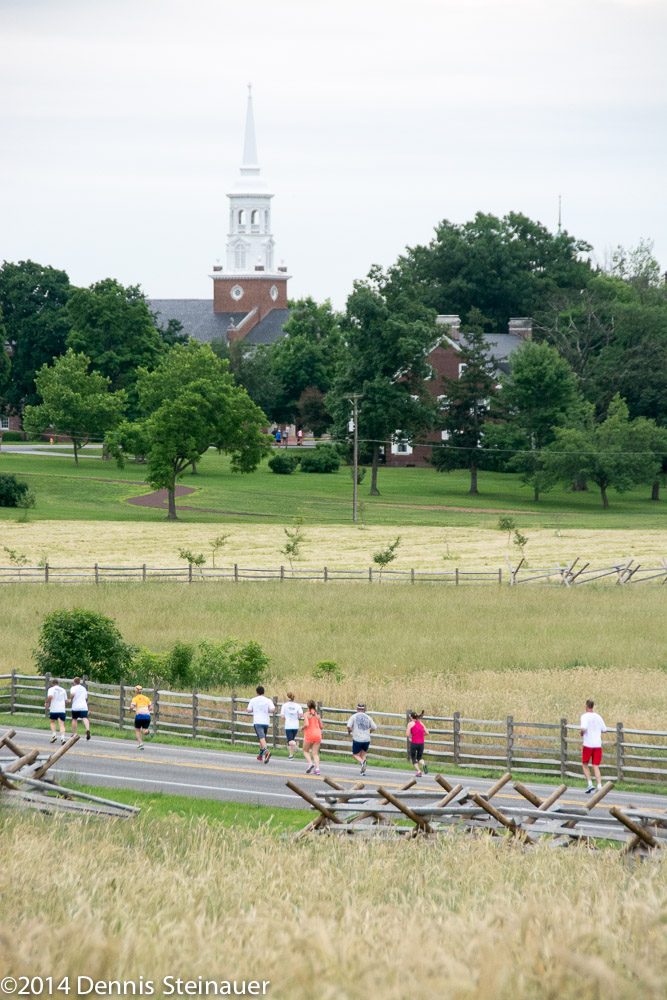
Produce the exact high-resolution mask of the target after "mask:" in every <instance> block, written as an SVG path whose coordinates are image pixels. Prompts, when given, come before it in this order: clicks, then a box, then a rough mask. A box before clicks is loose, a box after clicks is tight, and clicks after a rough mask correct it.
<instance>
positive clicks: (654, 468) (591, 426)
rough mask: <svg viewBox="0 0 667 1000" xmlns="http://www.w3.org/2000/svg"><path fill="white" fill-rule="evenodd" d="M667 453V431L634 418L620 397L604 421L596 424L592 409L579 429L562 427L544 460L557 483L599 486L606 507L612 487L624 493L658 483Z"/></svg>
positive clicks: (615, 398) (647, 421)
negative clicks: (580, 482) (631, 417)
mask: <svg viewBox="0 0 667 1000" xmlns="http://www.w3.org/2000/svg"><path fill="white" fill-rule="evenodd" d="M662 452H667V433H665V432H664V431H662V430H661V429H660V428H658V427H656V425H655V423H654V422H653V421H652V420H647V419H646V418H644V417H638V418H637V419H635V420H630V419H629V415H628V407H627V405H626V403H625V401H624V400H623V399H621V397H620V396H618V395H617V396H614V398H613V399H612V401H611V403H610V404H609V410H608V412H607V416H606V418H605V420H603V421H602V422H601V423H595V421H594V419H593V409H592V407H590V406H589V408H588V413H587V415H586V418H585V420H584V422H583V423H582V425H581V426H580V427H561V428H558V429H557V430H556V432H555V435H554V441H553V444H551V445H550V446H549V447H548V448H547V449H546V451H545V456H544V457H545V468H546V473H547V474H548V475H550V476H551V477H552V479H553V480H554V481H556V482H557V481H561V482H564V483H568V484H570V483H572V481H573V480H575V479H584V480H589V481H591V482H594V483H595V484H596V485H597V486H598V487H599V489H600V496H601V498H602V505H603V507H605V508H607V507H608V506H609V498H608V495H607V491H608V490H609V489H610V488H613V489H615V490H616V491H617V493H625V492H627V491H628V490H629V489H631V488H632V487H633V486H637V485H639V484H640V483H652V482H654V481H655V479H656V477H657V476H658V474H659V472H660V469H661V466H662V454H661V453H662Z"/></svg>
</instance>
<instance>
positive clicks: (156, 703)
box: [153, 688, 160, 734]
mask: <svg viewBox="0 0 667 1000" xmlns="http://www.w3.org/2000/svg"><path fill="white" fill-rule="evenodd" d="M159 721H160V692H159V690H158V688H153V732H154V733H156V734H157V727H158V722H159Z"/></svg>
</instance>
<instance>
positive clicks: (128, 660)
mask: <svg viewBox="0 0 667 1000" xmlns="http://www.w3.org/2000/svg"><path fill="white" fill-rule="evenodd" d="M133 652H134V650H133V648H132V647H131V646H128V645H127V644H126V643H125V642H124V641H123V637H122V636H121V634H120V632H119V630H118V628H117V626H116V623H115V622H114V621H113V620H112V619H111V618H107V617H106V616H105V615H101V614H99V613H98V612H97V611H86V610H85V609H83V608H74V609H73V610H72V611H52V612H51V613H50V614H48V615H46V617H45V618H44V621H43V623H42V627H41V629H40V633H39V639H38V646H37V649H35V650H34V651H33V656H34V659H35V662H36V664H37V668H38V670H41V671H42V673H45V674H46V673H50V674H53V675H55V676H56V677H74V676H76V675H81V676H87V677H90V678H91V679H92V680H95V681H100V682H101V683H103V684H119V683H120V682H121V681H122V680H124V679H125V678H126V677H127V676H128V673H129V671H130V668H131V664H132V655H133Z"/></svg>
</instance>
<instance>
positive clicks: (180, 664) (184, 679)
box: [162, 640, 195, 687]
mask: <svg viewBox="0 0 667 1000" xmlns="http://www.w3.org/2000/svg"><path fill="white" fill-rule="evenodd" d="M194 658H195V647H194V646H191V645H190V643H188V642H181V641H180V640H177V641H176V642H175V643H174V645H173V646H172V647H171V649H170V650H169V652H168V653H167V655H166V656H165V658H164V674H163V675H162V677H163V680H165V681H166V682H167V684H171V685H172V686H174V685H181V686H183V687H185V686H188V685H189V686H192V684H193V683H194V681H195V671H194V668H193V662H192V661H193V660H194Z"/></svg>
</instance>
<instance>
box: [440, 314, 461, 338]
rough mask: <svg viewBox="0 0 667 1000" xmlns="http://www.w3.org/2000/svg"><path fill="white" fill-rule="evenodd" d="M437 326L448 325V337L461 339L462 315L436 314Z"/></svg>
mask: <svg viewBox="0 0 667 1000" xmlns="http://www.w3.org/2000/svg"><path fill="white" fill-rule="evenodd" d="M435 322H436V326H446V327H448V329H447V330H446V331H445V332H446V333H447V336H448V337H451V338H452V340H459V339H460V331H461V317H460V316H436V318H435Z"/></svg>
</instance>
